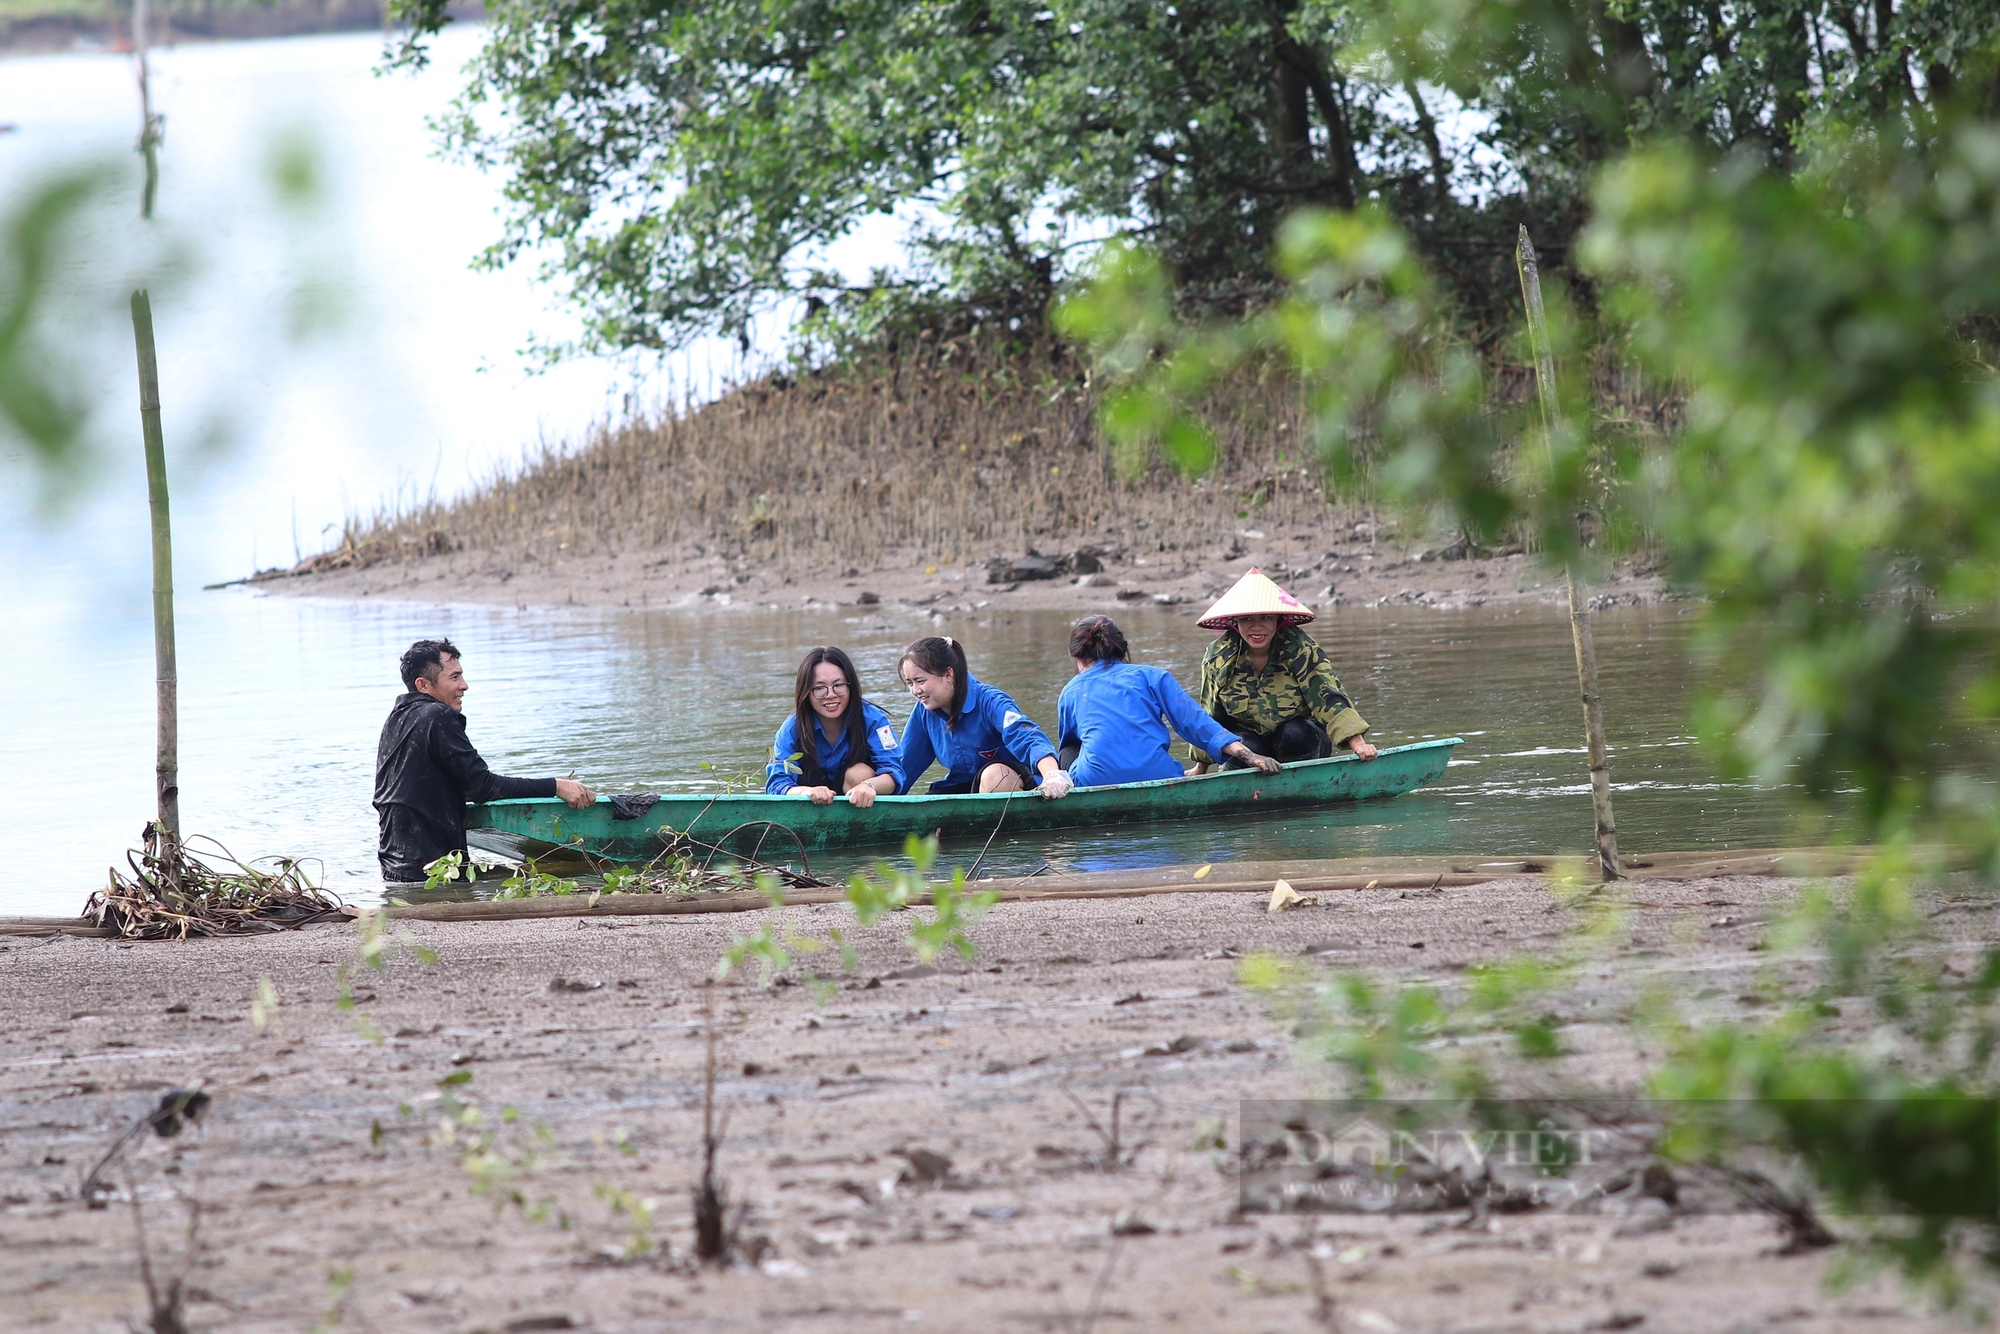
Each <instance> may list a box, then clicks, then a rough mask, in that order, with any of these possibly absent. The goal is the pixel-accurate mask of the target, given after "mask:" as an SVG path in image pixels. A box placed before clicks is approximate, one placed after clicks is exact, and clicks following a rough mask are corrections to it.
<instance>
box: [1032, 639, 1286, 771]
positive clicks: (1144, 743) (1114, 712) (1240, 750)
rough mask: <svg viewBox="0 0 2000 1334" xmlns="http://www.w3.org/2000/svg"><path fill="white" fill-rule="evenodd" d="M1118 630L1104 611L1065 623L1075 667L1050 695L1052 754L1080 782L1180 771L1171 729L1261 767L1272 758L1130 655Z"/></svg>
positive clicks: (1270, 766)
mask: <svg viewBox="0 0 2000 1334" xmlns="http://www.w3.org/2000/svg"><path fill="white" fill-rule="evenodd" d="M1129 654H1130V648H1129V647H1128V645H1127V644H1126V642H1125V636H1124V634H1123V633H1122V632H1121V631H1120V630H1119V629H1118V627H1117V625H1115V624H1114V623H1113V622H1112V620H1111V618H1110V617H1109V616H1086V617H1084V618H1083V619H1082V620H1080V621H1078V622H1077V623H1076V624H1075V626H1073V627H1072V628H1071V629H1070V635H1069V656H1070V658H1071V659H1072V660H1073V661H1074V662H1075V663H1076V675H1075V676H1073V677H1071V678H1070V680H1069V683H1068V684H1067V685H1065V686H1064V687H1063V689H1062V695H1061V697H1060V698H1059V699H1057V700H1056V741H1057V744H1058V746H1059V747H1060V749H1059V750H1058V751H1057V752H1056V759H1057V762H1058V763H1060V764H1061V765H1062V767H1063V768H1064V769H1066V770H1068V771H1069V776H1070V777H1071V778H1072V779H1074V780H1075V781H1076V785H1077V786H1078V787H1100V786H1103V785H1105V784H1109V783H1142V782H1146V781H1147V780H1149V779H1155V778H1179V777H1180V776H1181V766H1180V761H1178V760H1176V759H1175V758H1174V757H1173V754H1172V752H1170V751H1169V750H1168V749H1167V747H1168V746H1169V744H1170V743H1171V742H1172V741H1173V735H1172V733H1170V732H1169V731H1168V730H1167V727H1168V725H1169V724H1171V725H1172V727H1173V730H1174V732H1178V733H1180V735H1181V738H1182V739H1183V740H1185V741H1187V742H1188V743H1189V744H1190V745H1192V746H1195V747H1197V748H1199V749H1201V750H1204V751H1206V752H1207V753H1209V754H1211V755H1222V756H1226V757H1228V758H1229V759H1232V760H1235V761H1238V762H1239V763H1241V764H1244V765H1249V766H1250V767H1252V768H1255V769H1257V770H1259V771H1260V772H1262V773H1267V774H1274V773H1276V772H1278V762H1277V761H1276V760H1274V759H1271V758H1269V757H1268V756H1264V755H1259V754H1257V753H1256V752H1255V751H1253V750H1251V749H1250V748H1249V747H1248V746H1245V745H1244V744H1243V743H1242V742H1241V741H1239V740H1237V739H1236V738H1235V737H1234V736H1232V735H1231V734H1230V733H1228V732H1226V731H1224V730H1223V728H1222V725H1221V724H1220V723H1218V722H1216V721H1215V719H1213V718H1211V717H1209V716H1208V715H1207V714H1206V713H1204V712H1203V711H1202V707H1201V705H1199V704H1197V703H1196V702H1195V699H1194V696H1192V695H1190V694H1188V692H1187V691H1185V690H1183V689H1182V688H1181V683H1180V682H1179V681H1176V680H1175V679H1174V678H1173V674H1172V673H1170V672H1168V671H1166V670H1165V669H1164V668H1160V667H1146V666H1142V665H1140V664H1139V663H1136V662H1132V661H1129Z"/></svg>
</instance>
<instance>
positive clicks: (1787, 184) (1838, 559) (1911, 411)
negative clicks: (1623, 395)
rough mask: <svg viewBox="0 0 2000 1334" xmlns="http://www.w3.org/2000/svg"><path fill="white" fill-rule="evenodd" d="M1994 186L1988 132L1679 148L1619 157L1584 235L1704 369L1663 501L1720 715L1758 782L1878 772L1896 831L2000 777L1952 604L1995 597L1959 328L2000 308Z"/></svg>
mask: <svg viewBox="0 0 2000 1334" xmlns="http://www.w3.org/2000/svg"><path fill="white" fill-rule="evenodd" d="M1997 200H2000V130H1996V129H1995V128H1994V127H1990V126H1984V125H1962V126H1958V127H1956V128H1954V129H1952V130H1951V131H1950V133H1949V134H1948V135H1947V136H1946V137H1945V139H1944V140H1943V143H1942V147H1941V152H1940V154H1939V157H1938V159H1937V161H1936V162H1935V163H1934V164H1923V163H1920V162H1915V163H1913V162H1912V161H1910V160H1909V159H1908V158H1907V157H1906V156H1904V155H1903V154H1900V153H1898V152H1896V151H1895V150H1894V149H1893V148H1892V147H1891V146H1890V145H1889V144H1887V143H1884V142H1881V141H1880V140H1871V139H1866V138H1859V137H1848V138H1844V139H1832V138H1830V139H1829V142H1828V144H1827V146H1826V148H1825V150H1824V155H1823V156H1822V157H1820V158H1819V159H1816V160H1815V162H1814V164H1813V170H1812V171H1811V172H1809V173H1808V174H1807V175H1806V176H1805V177H1803V178H1802V179H1787V178H1785V177H1783V176H1781V175H1778V174H1776V173H1773V172H1771V171H1768V170H1764V169H1760V168H1758V167H1756V166H1755V165H1754V164H1749V163H1745V162H1741V161H1727V162H1722V163H1710V162H1704V161H1702V160H1701V159H1699V158H1697V157H1696V156H1694V155H1692V154H1689V153H1687V152H1685V151H1679V150H1660V151H1655V152H1649V153H1644V154H1639V155H1635V156H1634V157H1633V158H1631V159H1630V160H1628V161H1626V162H1624V163H1622V164H1620V165H1619V166H1618V167H1616V168H1615V169H1613V170H1612V171H1610V172H1609V173H1607V175H1606V176H1605V178H1604V180H1603V182H1602V184H1601V186H1600V187H1599V191H1598V201H1599V208H1598V214H1597V217H1596V219H1595V221H1594V222H1593V223H1592V225H1591V227H1590V228H1589V230H1588V232H1587V233H1586V236H1585V239H1584V246H1583V253H1584V256H1585V258H1586V260H1587V261H1588V262H1589V264H1590V265H1591V267H1592V268H1593V269H1594V270H1595V271H1596V272H1597V273H1598V274H1600V275H1601V276H1602V277H1603V278H1604V279H1605V280H1606V281H1607V283H1609V284H1610V287H1609V291H1610V294H1611V299H1612V302H1613V304H1614V308H1615V309H1616V310H1617V312H1618V313H1619V315H1620V316H1621V317H1622V318H1623V319H1624V320H1626V321H1627V322H1628V324H1629V327H1630V328H1631V330H1632V347H1633V350H1634V352H1635V354H1636V355H1637V356H1638V357H1640V358H1641V359H1642V361H1643V363H1644V364H1645V366H1646V368H1647V369H1648V370H1649V371H1651V372H1652V373H1653V374H1655V375H1657V376H1660V377H1662V378H1667V377H1672V378H1675V379H1677V380H1679V381H1681V382H1683V383H1686V384H1688V385H1690V386H1691V388H1692V401H1691V403H1690V405H1689V412H1688V419H1689V420H1688V428H1687V430H1686V431H1685V432H1684V434H1683V436H1682V438H1681V440H1680V442H1679V446H1678V449H1677V450H1676V453H1675V455H1674V457H1673V458H1672V459H1671V461H1670V462H1669V464H1668V468H1667V471H1666V472H1665V473H1664V476H1663V481H1664V483H1665V485H1664V486H1663V488H1662V504H1661V507H1660V513H1659V519H1660V522H1661V524H1662V527H1663V529H1664V531H1665V532H1666V534H1667V535H1668V537H1669V539H1670V541H1671V542H1672V545H1673V547H1674V548H1675V550H1676V553H1677V555H1678V558H1679V564H1680V568H1681V570H1682V572H1683V574H1684V576H1685V577H1686V578H1688V579H1689V580H1690V581H1691V582H1692V583H1694V584H1695V585H1696V586H1697V587H1699V588H1700V589H1702V590H1703V591H1704V592H1705V593H1706V594H1707V595H1708V596H1709V598H1710V605H1711V610H1710V613H1709V615H1708V616H1707V617H1706V618H1705V620H1706V626H1707V630H1708V643H1709V647H1710V651H1711V652H1712V653H1713V654H1714V655H1715V657H1716V659H1717V661H1718V664H1719V665H1720V666H1721V667H1722V669H1723V673H1724V675H1725V677H1726V678H1733V679H1734V680H1735V681H1736V682H1739V683H1740V684H1738V685H1736V686H1735V687H1734V688H1732V689H1729V690H1728V691H1727V692H1726V693H1720V694H1717V695H1715V696H1713V697H1712V698H1711V700H1710V703H1709V705H1708V708H1707V712H1706V715H1705V716H1706V719H1707V722H1708V726H1709V728H1710V730H1711V731H1712V732H1715V733H1717V734H1720V735H1721V736H1722V737H1723V738H1725V739H1726V740H1727V741H1728V743H1729V745H1730V747H1731V754H1732V756H1733V759H1734V761H1735V764H1736V766H1737V767H1738V768H1739V769H1741V770H1743V771H1747V772H1749V773H1752V774H1754V775H1756V776H1757V777H1759V778H1760V779H1762V780H1764V781H1767V782H1794V783H1801V784H1803V785H1804V787H1805V788H1806V790H1807V791H1808V792H1809V793H1810V794H1812V795H1813V796H1815V797H1826V796H1829V795H1830V794H1832V793H1833V792H1835V791H1836V790H1838V789H1841V788H1845V787H1850V786H1858V787H1859V793H1858V796H1859V799H1860V801H1859V804H1860V815H1861V818H1862V820H1863V832H1864V833H1865V834H1869V835H1872V836H1876V837H1879V836H1881V835H1882V834H1884V833H1886V832H1888V831H1891V830H1893V829H1894V828H1896V827H1898V826H1900V825H1902V824H1904V823H1907V822H1908V821H1909V820H1911V819H1913V818H1919V817H1918V816H1917V815H1916V813H1917V812H1918V811H1919V810H1925V811H1927V812H1928V814H1927V815H1926V816H1924V817H1922V818H1927V819H1934V818H1936V817H1938V816H1940V815H1944V814H1948V813H1949V812H1951V811H1952V810H1953V809H1955V808H1956V809H1961V810H1963V809H1965V803H1966V802H1967V801H1968V799H1970V798H1971V792H1970V790H1968V789H1966V788H1965V786H1964V784H1963V782H1962V779H1963V778H1964V777H1965V776H1966V775H1967V774H1968V773H1971V772H1977V773H1981V774H1990V773H1991V772H1992V769H1993V763H1994V755H1993V753H1992V751H1991V748H1990V747H1989V746H1988V745H1986V744H1984V743H1983V742H1982V743H1980V744H1978V745H1976V746H1974V747H1973V748H1972V749H1971V750H1969V751H1968V750H1966V749H1964V748H1963V744H1962V743H1963V742H1964V741H1965V740H1966V739H1968V738H1969V735H1970V732H1969V729H1971V728H1973V727H1981V728H1983V724H1984V720H1985V719H1988V718H1990V717H1991V716H1992V704H1993V702H1994V701H1996V700H2000V678H1996V677H1995V675H1994V672H1995V668H1994V665H1993V663H1992V661H1991V659H1990V656H1989V655H1988V654H1987V653H1986V652H1985V650H1984V647H1983V643H1984V636H1985V634H1986V631H1985V630H1984V628H1983V627H1982V626H1978V625H1975V624H1973V623H1972V622H1971V621H1970V620H1968V619H1966V618H1964V617H1962V616H1960V615H1958V614H1957V613H1960V612H1963V611H1965V610H1968V609H1971V608H1974V607H1978V606H1981V605H1985V604H1990V599H1991V597H1992V595H1993V593H1994V591H1996V589H2000V524H1996V522H1995V521H1994V518H1993V510H1992V506H1991V505H1990V504H1989V503H1988V502H1987V500H1986V497H1989V496H1991V495H1993V494H1994V493H1995V491H1996V489H2000V387H1996V384H1995V381H1994V377H1993V375H1992V374H1991V372H1990V370H1988V369H1987V368H1986V367H1985V366H1983V365H1982V364H1980V360H1979V358H1980V355H1981V354H1980V350H1979V347H1978V345H1977V344H1975V343H1971V342H1968V341H1966V340H1965V338H1964V334H1965V333H1966V332H1969V331H1973V330H1977V329H1979V328H1981V327H1983V322H1985V321H1989V320H1991V319H1992V318H1993V317H1994V316H1995V315H2000V224H1996V222H1995V221H1994V212H1993V208H1994V204H1995V202H1996V201H1997ZM1947 740H1950V741H1951V744H1952V747H1953V752H1955V753H1947V752H1943V751H1941V750H1940V746H1941V745H1942V744H1943V743H1945V742H1947ZM1975 756H1976V757H1977V758H1974V757H1975ZM1968 760H1969V761H1971V763H1970V765H1967V766H1965V767H1961V766H1962V765H1965V762H1966V761H1968ZM1954 761H1956V762H1954ZM1977 806H1978V803H1977V802H1975V803H1974V808H1975V809H1976V808H1977ZM1966 814H1967V816H1968V817H1969V819H1970V820H1971V821H1972V822H1973V823H1968V824H1963V825H1961V827H1960V832H1961V834H1962V836H1966V837H1972V838H1975V839H1976V840H1977V842H1978V844H1979V845H1980V846H1982V847H1983V848H1985V849H1986V850H1988V853H1989V855H1990V850H1991V849H1992V847H1993V836H1992V833H1991V832H1990V830H1989V832H1986V833H1979V832H1978V831H1977V830H1976V829H1975V828H1974V827H1973V825H1974V824H1976V823H1986V824H1989V825H1990V814H1985V813H1981V814H1974V813H1973V811H1972V810H1966Z"/></svg>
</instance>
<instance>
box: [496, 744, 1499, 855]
mask: <svg viewBox="0 0 2000 1334" xmlns="http://www.w3.org/2000/svg"><path fill="white" fill-rule="evenodd" d="M1461 744H1463V743H1462V742H1461V740H1460V739H1459V738H1458V737H1448V738H1446V739H1444V740H1442V741H1420V742H1418V743H1416V744H1415V745H1410V746H1393V747H1390V748H1389V749H1387V750H1383V751H1381V752H1380V753H1379V754H1378V755H1377V756H1376V757H1375V758H1374V759H1372V760H1357V759H1355V758H1354V757H1353V756H1352V755H1341V756H1336V757H1335V758H1333V759H1328V760H1307V761H1304V762H1301V763H1298V764H1289V765H1286V766H1285V768H1284V769H1283V770H1282V771H1281V772H1279V773H1276V774H1271V775H1265V774H1260V773H1258V772H1257V771H1256V770H1254V769H1236V770H1229V771H1225V772H1221V773H1209V774H1202V775H1199V776H1197V777H1194V778H1162V779H1158V780H1156V781H1154V782H1150V783H1121V784H1117V785H1115V786H1110V787H1080V788H1077V789H1076V790H1074V791H1073V792H1071V793H1070V794H1069V795H1068V796H1067V797H1064V798H1063V799H1062V800H1060V801H1050V800H1047V799H1046V798H1043V797H1040V796H1037V795H1036V794H1035V793H1033V792H992V793H973V794H968V795H964V796H927V795H923V794H921V793H919V794H917V795H913V796H906V797H878V798H877V799H876V801H875V804H874V806H873V807H871V808H870V809H868V810H865V811H861V810H856V809H854V808H853V807H852V806H849V805H848V804H847V803H846V802H844V801H836V802H834V803H833V804H832V805H831V806H815V805H813V804H812V803H811V802H810V801H807V800H806V799H805V798H803V797H773V796H766V795H765V794H763V793H761V792H760V793H756V794H754V795H753V794H738V793H731V794H727V795H715V796H708V795H702V794H686V793H677V794H674V795H670V796H663V797H661V798H660V799H659V800H658V801H657V802H655V803H654V805H653V807H652V808H651V809H650V810H648V811H647V812H646V813H645V814H644V815H642V816H640V817H639V818H638V819H636V820H618V819H614V818H613V817H612V813H611V802H610V799H609V798H599V799H598V801H597V804H596V805H594V806H592V807H590V808H589V809H588V810H581V811H578V810H572V809H570V807H568V806H566V805H565V804H563V803H562V802H561V801H558V800H556V799H555V798H553V797H541V798H525V799H521V800H516V801H492V802H486V803H484V804H481V805H473V806H470V807H468V808H467V810H466V821H465V822H466V836H467V839H468V841H469V842H470V843H471V844H472V846H473V847H476V848H480V849H483V850H485V851H489V852H495V853H499V854H500V855H501V856H504V857H508V858H511V859H515V860H518V859H519V858H521V857H522V856H525V855H533V856H541V855H545V854H547V853H549V852H552V851H554V850H555V849H557V848H559V847H570V848H575V849H578V850H580V851H582V852H585V853H588V854H589V855H591V856H592V857H598V858H604V859H607V860H611V861H623V862H644V861H648V860H650V859H651V858H653V857H654V856H656V855H658V853H659V851H660V849H661V848H662V847H663V846H664V844H665V842H666V841H667V840H668V839H671V838H672V837H673V836H674V835H675V834H682V835H686V836H687V837H689V838H690V839H692V840H694V841H695V842H697V843H700V844H705V845H711V846H716V847H720V848H722V849H724V850H725V851H726V852H728V853H731V854H735V855H738V856H750V855H754V850H755V849H756V848H758V847H759V846H761V847H762V849H763V851H762V854H761V855H762V856H763V858H764V860H766V861H772V862H783V861H785V860H787V859H788V858H790V857H791V856H792V855H793V854H794V853H796V852H797V851H798V849H799V847H800V846H801V845H803V847H804V849H805V851H806V852H808V853H814V852H824V851H830V850H835V849H843V848H889V849H894V848H900V847H902V845H903V840H904V839H905V838H906V837H907V836H908V835H910V834H917V835H926V834H932V833H935V834H938V835H939V836H940V837H942V838H945V839H954V838H981V839H983V838H986V837H987V836H989V835H990V834H991V833H992V832H993V830H994V828H995V827H996V826H999V827H1001V828H1004V829H1005V831H1006V832H1007V833H1008V834H1025V833H1032V832H1035V831H1038V830H1044V829H1092V828H1105V827H1109V826H1112V825H1126V824H1137V823H1143V822H1147V821H1155V820H1171V821H1177V822H1178V821H1186V820H1213V819H1244V818H1251V819H1254V818H1257V817H1259V816H1261V815H1263V814H1265V813H1266V812H1269V811H1296V810H1300V809H1305V808H1310V807H1315V806H1326V805H1331V804H1332V803H1335V802H1346V801H1366V800H1369V799H1371V798H1377V797H1396V796H1401V795H1402V794H1403V793H1405V792H1408V791H1410V790H1411V789H1413V788H1419V787H1422V786H1423V785H1424V784H1426V783H1429V782H1431V781H1433V780H1435V779H1436V778H1437V777H1438V775H1440V774H1442V773H1443V772H1444V771H1445V766H1446V765H1447V764H1448V763H1449V762H1450V761H1451V752H1452V749H1453V748H1454V747H1456V746H1459V745H1461ZM1003 811H1004V812H1005V823H1004V825H1003V824H1002V812H1003ZM772 825H779V826H782V827H783V829H785V830H789V831H791V833H790V834H786V833H782V832H779V831H778V830H775V829H773V828H772V827H771V826H772ZM792 835H796V836H797V840H796V842H795V841H794V839H793V837H792Z"/></svg>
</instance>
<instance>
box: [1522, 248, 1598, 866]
mask: <svg viewBox="0 0 2000 1334" xmlns="http://www.w3.org/2000/svg"><path fill="white" fill-rule="evenodd" d="M1514 259H1515V262H1516V264H1517V265H1518V266H1519V268H1520V271H1521V296H1522V299H1523V300H1524V301H1525V302H1526V304H1527V307H1528V345H1529V348H1530V350H1531V351H1532V352H1533V354H1534V358H1535V385H1536V390H1537V397H1539V398H1540V400H1541V405H1542V430H1543V437H1542V438H1543V441H1544V443H1546V444H1547V445H1548V448H1549V449H1550V450H1551V455H1550V457H1551V461H1553V458H1554V454H1553V450H1554V448H1555V445H1554V435H1555V429H1556V422H1557V420H1558V407H1557V404H1556V358H1555V350H1554V348H1553V346H1552V345H1551V343H1550V340H1549V326H1548V315H1547V313H1546V312H1545V311H1544V310H1543V309H1542V273H1541V269H1540V267H1539V266H1538V265H1537V264H1536V262H1535V246H1534V243H1533V242H1532V241H1530V240H1529V239H1528V229H1527V228H1526V227H1525V226H1524V227H1522V228H1521V240H1520V245H1519V246H1518V247H1517V248H1516V249H1515V252H1514ZM1563 586H1564V587H1565V588H1566V589H1567V590H1568V591H1569V634H1570V640H1571V642H1572V643H1573V644H1574V645H1575V648H1576V684H1577V689H1578V690H1579V691H1580V692H1581V694H1582V695H1583V735H1584V741H1585V745H1586V746H1587V747H1588V748H1589V752H1590V809H1591V814H1592V815H1593V816H1594V817H1595V818H1596V822H1597V869H1598V873H1599V874H1600V875H1602V876H1603V877H1604V879H1606V880H1616V879H1618V878H1619V872H1618V829H1617V826H1616V825H1615V824H1614V823H1613V822H1612V818H1611V760H1610V757H1609V756H1608V755H1607V753H1606V748H1605V745H1604V701H1603V697H1602V696H1601V695H1600V694H1599V693H1598V689H1597V645H1596V644H1595V642H1593V640H1592V639H1591V634H1590V609H1589V607H1588V605H1587V604H1586V603H1585V602H1584V599H1583V596H1582V594H1581V593H1580V592H1579V591H1578V589H1577V586H1576V572H1575V571H1574V570H1573V569H1571V568H1570V566H1569V564H1568V562H1564V564H1563Z"/></svg>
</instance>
